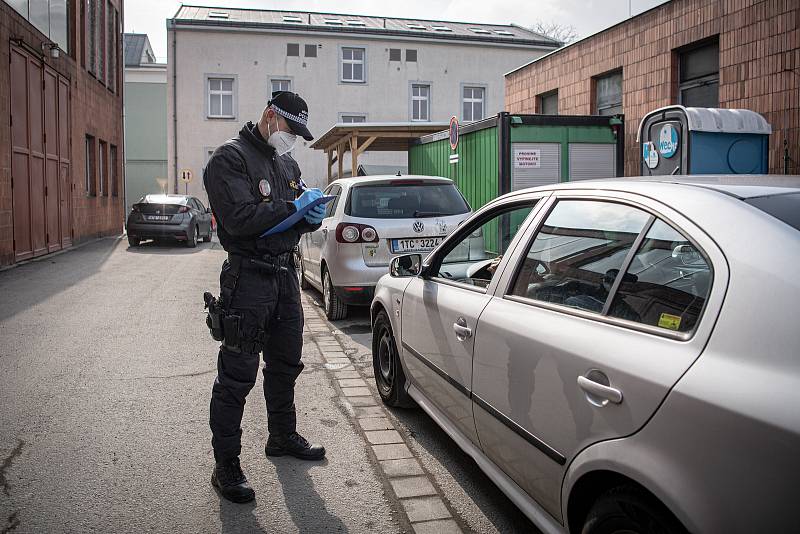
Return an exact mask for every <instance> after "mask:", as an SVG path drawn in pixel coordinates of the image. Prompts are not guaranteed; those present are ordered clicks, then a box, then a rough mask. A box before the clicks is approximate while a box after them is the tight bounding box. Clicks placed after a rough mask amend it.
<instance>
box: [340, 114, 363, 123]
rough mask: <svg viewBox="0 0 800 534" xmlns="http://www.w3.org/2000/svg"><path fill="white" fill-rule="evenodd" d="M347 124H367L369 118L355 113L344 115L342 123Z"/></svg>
mask: <svg viewBox="0 0 800 534" xmlns="http://www.w3.org/2000/svg"><path fill="white" fill-rule="evenodd" d="M341 122H343V123H345V124H353V123H356V122H367V116H366V115H361V114H355V113H342V121H341Z"/></svg>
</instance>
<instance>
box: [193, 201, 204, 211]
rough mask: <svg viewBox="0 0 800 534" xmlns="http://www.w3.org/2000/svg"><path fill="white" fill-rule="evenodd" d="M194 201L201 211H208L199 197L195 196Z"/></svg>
mask: <svg viewBox="0 0 800 534" xmlns="http://www.w3.org/2000/svg"><path fill="white" fill-rule="evenodd" d="M194 203H195V206H197V209H199V210H200V211H206V207H205V206H204V205H203V203H202V202H200V199H199V198H195V199H194Z"/></svg>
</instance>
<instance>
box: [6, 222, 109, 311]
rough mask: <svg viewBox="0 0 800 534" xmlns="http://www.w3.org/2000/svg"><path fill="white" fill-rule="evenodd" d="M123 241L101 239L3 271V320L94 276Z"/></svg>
mask: <svg viewBox="0 0 800 534" xmlns="http://www.w3.org/2000/svg"><path fill="white" fill-rule="evenodd" d="M120 239H121V238H119V237H109V238H100V239H97V240H95V241H92V242H90V243H86V244H85V245H82V246H80V247H77V248H71V249H65V250H64V252H62V253H60V254H55V255H50V256H43V257H41V258H39V259H36V260H35V261H31V262H28V263H24V264H22V265H18V266H17V267H14V268H13V269H8V270H7V271H3V272H0V295H3V299H2V300H3V306H0V321H4V320H6V319H8V318H10V317H13V316H14V315H16V314H18V313H20V312H23V311H25V310H27V309H28V308H30V307H31V306H35V305H36V304H38V303H40V302H42V301H44V300H47V299H49V298H50V297H52V296H54V295H57V294H59V293H61V292H62V291H65V290H67V289H69V288H70V287H72V286H74V285H75V284H77V283H78V282H80V281H82V280H84V279H86V278H89V277H90V276H93V275H94V274H95V273H97V272H98V271H99V270H100V268H101V267H102V266H103V264H104V263H105V262H106V261H107V260H108V258H109V257H111V255H112V254H113V253H114V250H115V249H116V248H117V245H118V244H119V242H120Z"/></svg>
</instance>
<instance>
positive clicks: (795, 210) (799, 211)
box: [745, 193, 800, 230]
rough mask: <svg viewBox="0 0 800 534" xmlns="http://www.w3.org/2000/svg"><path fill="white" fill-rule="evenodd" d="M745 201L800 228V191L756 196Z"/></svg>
mask: <svg viewBox="0 0 800 534" xmlns="http://www.w3.org/2000/svg"><path fill="white" fill-rule="evenodd" d="M745 202H747V203H748V204H750V205H751V206H754V207H756V208H758V209H760V210H761V211H763V212H765V213H769V214H770V215H772V216H773V217H775V218H776V219H778V220H780V221H783V222H785V223H786V224H788V225H789V226H791V227H793V228H794V229H795V230H800V193H784V194H781V195H770V196H766V197H754V198H748V199H746V200H745Z"/></svg>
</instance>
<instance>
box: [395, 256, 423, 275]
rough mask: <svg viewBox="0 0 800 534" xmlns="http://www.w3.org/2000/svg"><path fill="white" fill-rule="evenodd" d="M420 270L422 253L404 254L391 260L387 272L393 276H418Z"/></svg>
mask: <svg viewBox="0 0 800 534" xmlns="http://www.w3.org/2000/svg"><path fill="white" fill-rule="evenodd" d="M421 272H422V254H406V255H404V256H398V257H396V258H395V259H393V260H392V263H391V265H390V267H389V274H390V275H391V276H392V277H394V278H405V277H409V276H419V275H420V273H421Z"/></svg>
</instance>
